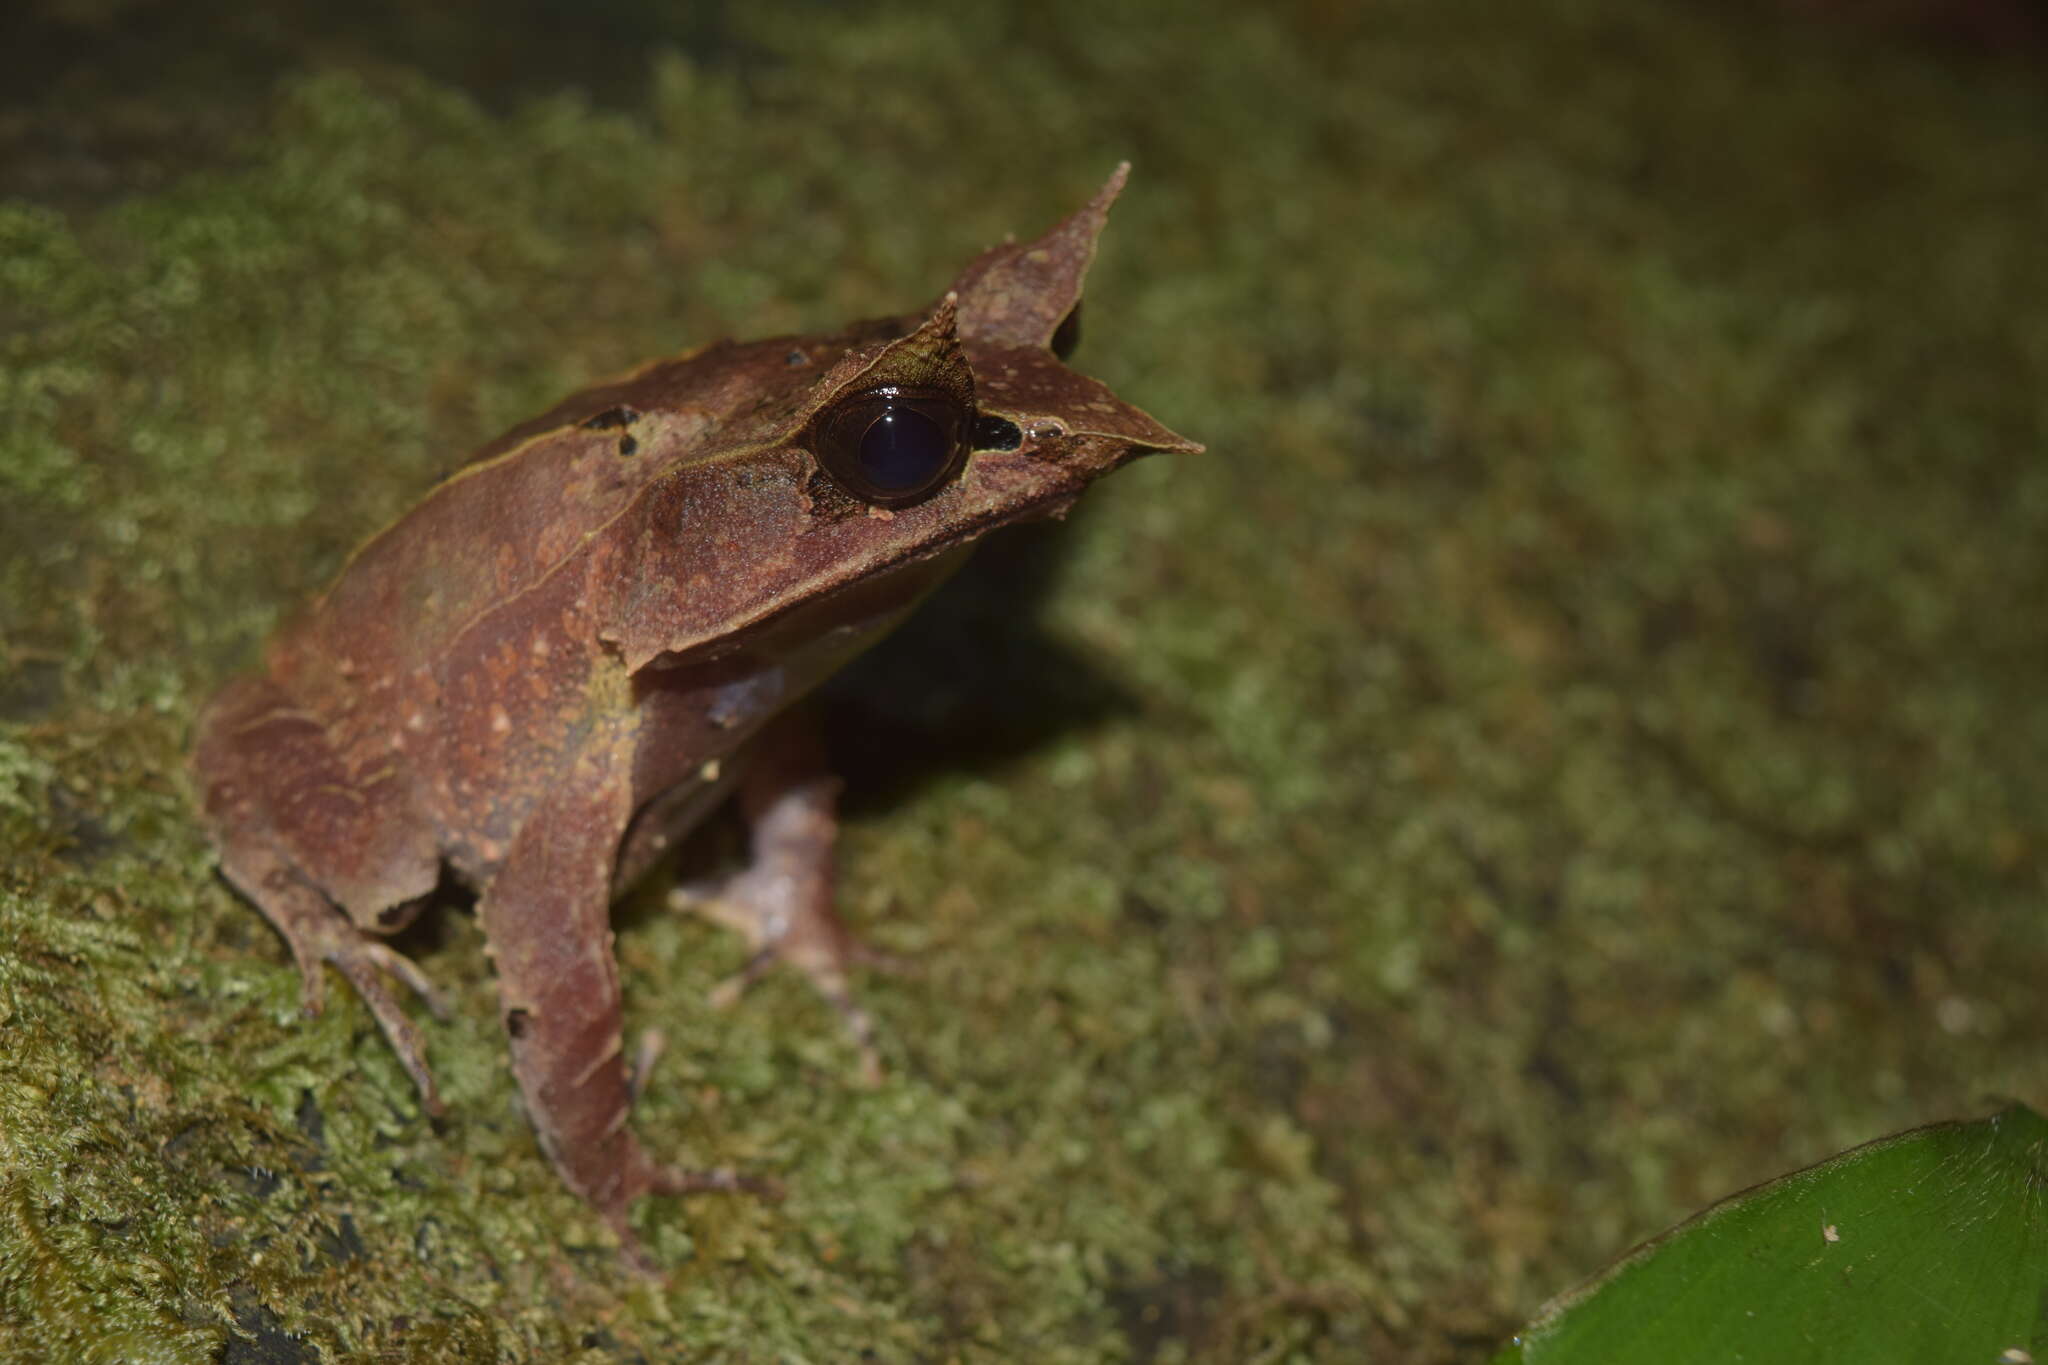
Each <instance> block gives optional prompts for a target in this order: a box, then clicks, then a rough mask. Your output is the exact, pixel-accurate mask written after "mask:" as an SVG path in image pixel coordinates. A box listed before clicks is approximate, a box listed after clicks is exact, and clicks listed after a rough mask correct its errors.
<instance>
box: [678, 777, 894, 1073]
mask: <svg viewBox="0 0 2048 1365" xmlns="http://www.w3.org/2000/svg"><path fill="white" fill-rule="evenodd" d="M838 788H839V784H838V783H837V782H836V781H833V780H831V779H829V778H821V779H817V780H814V781H810V782H805V783H802V784H799V785H796V786H792V787H788V788H785V789H783V790H782V791H781V792H779V793H778V794H777V795H776V796H775V797H774V799H773V800H772V801H771V802H769V803H767V805H766V808H765V809H763V810H761V811H760V812H759V813H758V814H757V815H756V817H755V819H754V821H753V826H754V828H753V846H754V850H753V851H754V861H753V864H752V866H750V867H748V868H746V869H745V870H744V871H741V872H737V873H735V874H733V875H732V876H730V877H725V878H721V879H718V880H714V881H708V882H696V883H691V884H689V885H686V886H681V887H678V888H676V889H675V890H674V891H672V892H671V893H670V894H669V904H670V905H671V906H672V907H673V908H675V909H678V910H687V911H691V912H693V913H695V914H699V915H702V916H704V917H705V918H706V919H709V920H712V921H714V922H716V923H718V924H722V925H724V926H726V927H727V928H729V929H732V930H735V931H736V932H738V933H739V934H740V935H741V936H742V937H743V938H745V939H746V941H747V945H748V946H749V947H751V948H752V949H753V950H754V954H753V956H752V957H751V958H750V959H748V961H747V964H746V965H745V966H744V967H742V968H740V970H739V971H738V972H736V973H734V974H733V975H732V976H730V977H728V978H726V980H724V981H723V982H721V983H719V985H718V986H717V988H716V989H714V990H713V991H712V992H711V1003H712V1004H713V1005H715V1006H718V1007H720V1008H726V1007H729V1006H731V1005H732V1004H733V1003H735V1002H736V1001H737V1000H738V999H739V997H740V996H741V995H742V994H744V993H745V991H746V989H747V987H748V986H751V985H752V984H753V983H754V982H756V981H758V980H759V979H760V978H761V977H762V976H763V975H764V974H765V973H766V972H767V971H768V969H769V968H770V967H772V966H774V965H775V963H776V962H778V961H780V962H786V963H788V964H789V965H790V966H792V967H794V968H796V969H797V970H798V971H800V972H802V973H803V974H804V975H805V976H806V977H807V978H809V980H810V983H811V985H812V987H813V988H814V989H815V990H816V991H817V992H818V994H819V995H820V996H822V997H824V999H825V1001H826V1003H827V1004H829V1005H831V1006H832V1008H833V1009H834V1010H836V1011H837V1012H838V1014H839V1017H840V1020H841V1021H842V1022H843V1023H844V1024H845V1026H846V1031H847V1033H848V1034H850V1035H851V1036H852V1038H853V1042H854V1046H855V1048H857V1049H858V1050H859V1053H860V1070H861V1077H862V1079H863V1080H864V1081H866V1082H867V1083H868V1084H870V1085H873V1084H877V1083H879V1082H880V1080H881V1076H882V1062H881V1058H880V1056H879V1055H878V1054H877V1053H876V1051H875V1026H874V1020H873V1019H872V1018H870V1017H869V1015H868V1012H867V1011H866V1010H864V1009H862V1008H861V1007H860V1006H859V1005H858V1004H856V1003H855V1001H854V999H853V993H852V990H851V988H850V987H849V984H848V976H849V973H850V969H851V968H853V967H855V966H873V967H881V968H884V969H889V968H900V966H901V964H900V963H899V962H898V960H897V959H895V958H892V957H890V956H889V955H888V954H885V953H879V952H876V951H874V950H873V949H871V948H869V947H868V946H867V945H865V944H863V943H862V942H861V941H860V940H859V939H857V938H855V937H854V935H853V933H852V931H851V930H849V929H848V928H847V927H846V925H845V924H844V923H843V922H841V920H840V918H839V916H838V915H837V914H836V913H835V912H834V911H833V909H832V881H833V878H832V840H833V836H834V835H835V834H836V832H837V830H838V822H837V820H836V819H835V818H834V816H833V803H834V800H835V798H836V796H837V794H838Z"/></svg>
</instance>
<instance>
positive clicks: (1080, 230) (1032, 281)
mask: <svg viewBox="0 0 2048 1365" xmlns="http://www.w3.org/2000/svg"><path fill="white" fill-rule="evenodd" d="M1129 171H1130V167H1129V165H1128V164H1125V165H1122V166H1119V167H1117V169H1116V172H1115V173H1114V174H1113V175H1111V176H1110V178H1109V183H1108V184H1106V185H1104V186H1103V187H1102V189H1101V190H1100V191H1099V192H1098V193H1097V194H1096V195H1095V197H1094V198H1093V199H1091V200H1090V201H1089V202H1088V203H1087V204H1086V205H1084V206H1083V207H1082V208H1081V209H1080V210H1079V211H1077V212H1075V213H1074V214H1072V215H1071V216H1069V217H1068V218H1066V219H1065V220H1063V221H1062V222H1060V223H1059V224H1058V225H1057V226H1055V227H1054V228H1053V229H1052V230H1051V231H1050V232H1048V233H1046V234H1045V235H1044V236H1043V237H1040V238H1039V239H1037V240H1036V241H1033V242H1026V243H1021V244H1020V243H1014V242H1013V243H1006V244H1005V245H1003V246H999V247H995V248H993V249H991V250H989V251H987V252H984V253H983V254H982V255H981V256H980V257H979V258H978V259H977V260H975V261H974V263H973V264H971V265H969V266H968V267H967V269H966V270H965V271H963V272H961V275H960V277H959V278H958V279H957V280H956V281H954V283H953V287H952V288H951V289H950V290H948V291H947V292H946V294H945V296H944V297H943V298H941V299H940V300H939V302H938V305H937V306H936V307H935V308H933V309H932V310H931V312H929V313H928V314H925V315H924V316H923V317H922V318H921V319H916V320H914V325H913V326H911V328H910V330H909V331H908V332H907V333H906V334H903V335H900V336H896V337H893V338H891V339H885V340H881V341H877V342H873V343H870V344H869V345H866V346H856V347H855V348H853V349H852V350H850V351H849V352H848V353H847V354H846V355H844V356H842V357H841V358H840V360H839V362H838V364H836V365H835V366H833V368H832V369H831V370H830V371H829V372H828V373H827V374H826V375H825V376H824V378H823V379H822V380H821V382H820V383H819V384H818V385H817V387H816V388H815V389H813V390H812V392H811V395H810V402H809V404H807V408H808V411H807V413H806V414H805V418H804V421H803V424H802V432H801V435H800V437H799V440H800V443H801V444H802V445H803V447H804V448H805V449H806V450H807V451H808V452H809V453H810V454H811V455H812V457H813V458H814V459H815V460H816V462H817V477H816V478H814V479H813V480H811V488H810V491H811V493H812V495H813V497H814V499H815V500H816V503H817V507H816V511H817V512H818V513H820V514H822V515H826V516H833V515H840V514H844V513H846V512H848V511H851V510H854V509H855V508H856V507H858V508H860V509H861V510H868V509H873V510H875V511H879V512H888V513H895V512H897V511H899V509H904V508H909V507H914V506H917V505H920V504H923V503H926V502H927V501H930V502H933V503H936V504H939V507H938V508H935V511H938V512H939V514H940V515H939V518H938V519H939V520H944V521H948V522H951V523H953V530H954V532H955V533H956V534H957V532H958V531H961V530H964V529H966V526H965V525H963V521H964V522H965V523H968V524H972V525H975V526H977V527H986V526H991V525H997V524H1001V523H1004V522H1009V521H1016V520H1021V519H1025V518H1028V517H1033V516H1045V515H1059V514H1061V513H1063V512H1065V511H1066V509H1067V508H1068V507H1069V506H1070V505H1071V504H1072V503H1073V501H1074V499H1075V498H1076V497H1078V496H1079V495H1080V492H1081V490H1082V489H1083V488H1085V487H1087V485H1088V484H1089V483H1090V482H1091V481H1093V480H1094V479H1096V478H1097V477H1099V476H1101V475H1103V474H1106V473H1108V472H1109V471H1110V470H1112V469H1115V468H1116V467H1117V466H1119V465H1121V464H1124V463H1126V462H1127V461H1129V460H1132V459H1134V458H1136V457H1137V456H1139V455H1145V454H1149V453H1152V452H1155V451H1182V452H1194V451H1199V450H1200V449H1201V446H1199V445H1197V444H1196V443H1194V442H1193V441H1189V440H1186V439H1185V438H1183V437H1180V436H1177V435H1175V434H1174V433H1173V432H1171V431H1168V430H1167V429H1166V428H1165V427H1163V426H1161V425H1160V424H1159V423H1158V422H1156V421H1154V420H1153V419H1152V418H1151V417H1149V416H1147V415H1146V414H1145V413H1143V412H1141V411H1139V410H1138V409H1137V408H1135V407H1133V406H1131V405H1130V404H1129V403H1126V402H1124V401H1123V400H1121V399H1119V398H1118V397H1116V395H1114V394H1113V393H1111V392H1110V391H1109V389H1108V388H1107V387H1106V386H1104V385H1103V384H1102V383H1100V382H1099V381H1097V380H1094V379H1090V378H1089V377H1087V376H1086V375H1083V374H1080V373H1078V372H1077V371H1075V370H1071V369H1069V368H1068V367H1067V365H1066V363H1065V362H1066V358H1067V355H1068V354H1069V352H1070V351H1071V350H1072V349H1073V343H1074V341H1075V339H1076V338H1077V337H1078V334H1079V318H1080V304H1081V285H1082V281H1083V278H1084V277H1085V276H1086V274H1087V271H1088V265H1089V262H1090V261H1092V260H1093V259H1094V256H1095V243H1096V239H1097V238H1098V237H1099V236H1100V235H1101V233H1102V226H1103V223H1104V221H1105V219H1106V218H1107V217H1108V215H1109V206H1110V205H1111V204H1112V203H1113V202H1114V201H1115V200H1116V197H1117V194H1118V193H1119V192H1120V191H1121V190H1122V189H1123V186H1124V180H1125V178H1126V176H1127V175H1128V174H1129ZM905 321H906V322H911V321H913V320H905Z"/></svg>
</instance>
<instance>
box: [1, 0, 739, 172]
mask: <svg viewBox="0 0 2048 1365" xmlns="http://www.w3.org/2000/svg"><path fill="white" fill-rule="evenodd" d="M665 49H666V50H674V51H678V52H682V53H685V54H687V55H688V56H689V57H690V59H691V60H692V61H694V62H696V63H698V64H699V65H701V66H704V67H706V68H711V69H732V68H743V67H744V66H745V65H746V64H747V62H748V61H749V60H759V59H760V54H759V53H756V52H753V51H751V50H745V49H744V45H743V44H741V43H740V42H739V41H738V40H737V39H736V38H735V37H734V35H733V32H732V25H731V22H730V8H729V6H728V5H726V4H725V3H723V0H705V3H694V4H688V5H648V4H645V3H640V0H574V2H573V3H572V0H508V2H507V3H491V4H486V3H483V2H482V0H447V3H436V4H432V5H415V4H406V3H403V2H402V0H368V3H364V4H357V5H295V4H286V3H278V0H268V2H267V3H257V4H244V3H237V2H236V0H110V3H107V4H96V5H70V4H64V3H61V0H26V2H24V3H10V4H7V5H5V6H0V196H9V195H19V196H24V197H29V198H37V199H44V200H49V201H53V202H57V203H60V204H73V205H78V206H83V205H88V204H93V203H99V202H103V201H105V200H107V199H109V198H115V197H119V196H120V195H123V194H128V193H135V192H138V191H142V190H146V189H150V188H153V187H157V186H160V185H162V184H164V183H167V182H168V181H169V180H171V179H174V178H176V177H177V176H178V175H180V174H184V173H186V172H189V171H191V170H194V169H198V168H199V167H201V166H204V165H208V164H214V163H216V162H217V161H218V160H219V159H220V158H222V157H224V156H231V155H232V152H231V149H232V148H233V146H235V145H236V142H237V140H238V138H239V136H240V135H241V134H242V133H244V132H246V131H247V129H248V128H249V127H250V126H252V125H254V124H260V123H261V122H262V120H261V119H260V118H257V117H255V111H256V110H258V109H260V108H261V107H262V106H264V105H265V104H267V102H268V101H269V100H270V99H271V98H272V95H273V92H274V90H275V89H276V86H277V82H278V80H279V79H280V78H281V77H284V76H288V75H292V74H295V73H301V72H305V71H312V70H328V71H332V70H352V71H357V72H361V73H375V72H378V71H412V72H418V73H420V74H423V75H425V76H428V77H430V78H432V79H433V80H435V81H437V82H440V83H442V84H445V85H452V86H455V87H458V88H460V89H462V90H464V91H466V92H467V93H469V94H470V95H472V96H474V97H475V98H476V99H477V100H478V101H479V102H481V103H482V104H484V105H485V106H486V107H488V108H491V109H494V110H497V111H500V112H502V111H503V110H505V109H508V108H510V107H511V106H512V105H513V104H514V103H516V102H517V101H519V100H521V99H524V98H527V97H531V96H534V95H544V94H549V93H553V92H556V91H562V90H575V91H579V92H581V93H582V94H583V95H584V96H585V97H587V98H588V99H589V100H590V101H591V102H592V103H593V104H597V105H600V106H603V107H607V108H616V109H623V108H632V107H636V106H638V105H639V104H640V103H641V101H642V100H643V98H644V96H645V94H646V90H647V82H648V77H649V72H650V69H651V67H650V62H649V58H650V56H651V55H652V54H653V53H655V52H657V51H661V50H665Z"/></svg>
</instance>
